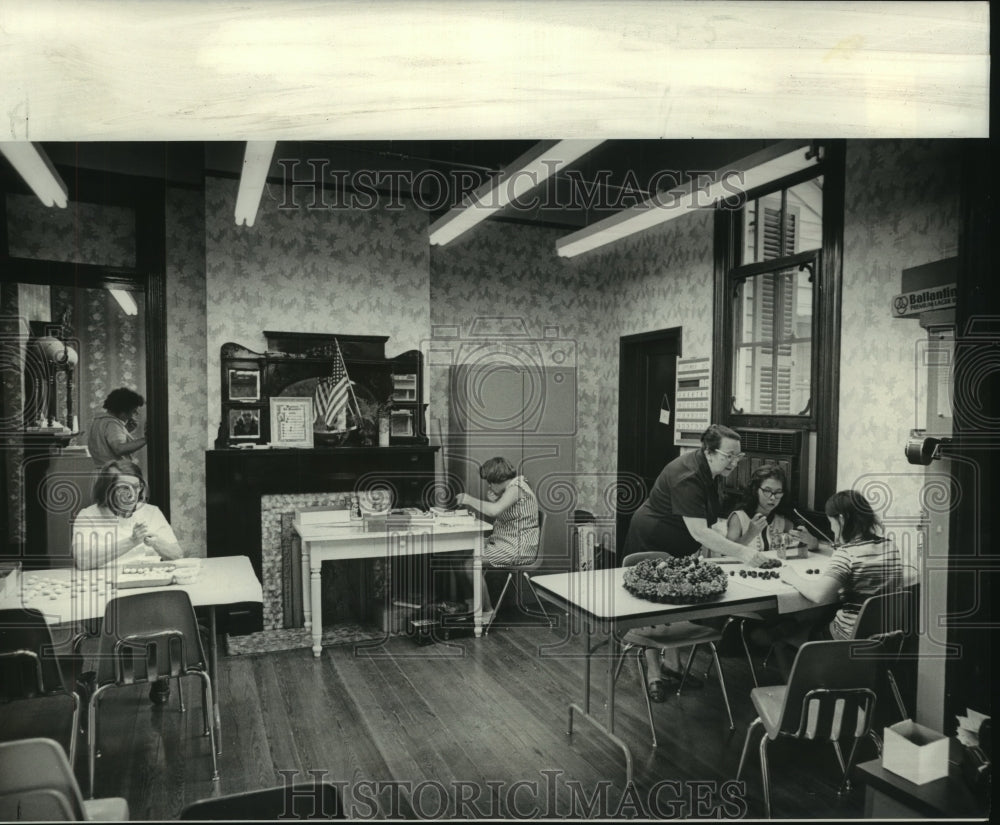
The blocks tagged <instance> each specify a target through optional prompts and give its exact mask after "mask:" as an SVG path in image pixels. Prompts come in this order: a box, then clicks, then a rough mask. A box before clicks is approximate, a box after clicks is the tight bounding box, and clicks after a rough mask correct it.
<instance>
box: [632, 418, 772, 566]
mask: <svg viewBox="0 0 1000 825" xmlns="http://www.w3.org/2000/svg"><path fill="white" fill-rule="evenodd" d="M742 460H743V453H741V452H740V436H739V433H737V432H735V431H733V430H731V429H729V427H724V426H722V425H721V424H712V425H711V426H710V427H709V428H708V429H707V430H705V432H704V433H702V435H701V449H699V450H694V451H692V452H688V453H685V454H684V455H681V456H678V457H677V458H675V459H674V460H673V461H671V462H670V463H669V464H667V466H666V467H664V468H663V470H661V471H660V474H659V476H657V478H656V481H655V482H654V483H653V489H652V490H650V491H649V496H648V497H647V499H646V500H645V501H644V502H643V503H642V504H641V505H639V508H638V509H637V510H636V511H635V513H634V514H633V515H632V521H631V522H630V523H629V527H628V533H627V535H626V537H625V547H624V551H623V553H624V555H625V556H627V555H629V554H630V553H639V552H642V551H646V550H659V551H663V552H666V553H669V554H670V555H672V556H690V555H693V554H694V553H697V552H698V551H699V550H700V549H701V548H702V547H707V548H708V549H709V550H712V551H713V552H716V553H719V554H720V555H727V556H736V557H737V558H739V559H741V560H742V561H744V562H746V563H747V564H751V565H753V566H755V567H756V566H759V565H760V564H761V563H762V562H763V561H764V560H765V557H764V556H762V555H761V554H760V553H759V552H757V550H756V549H754V548H753V547H747V546H746V545H744V544H740V543H738V542H735V541H731V540H730V539H728V538H726V536H725V535H723V534H722V533H720V532H719V531H717V530H713V529H712V525H713V524H715V522H716V521H718V520H719V517H720V516H721V513H722V506H721V504H720V503H719V491H718V487H717V482H716V479H718V478H719V477H722V478H725V477H726V476H728V475H729V474H730V473H731V472H732V471H733V470H734V469H736V465H737V464H739V463H740V461H742Z"/></svg>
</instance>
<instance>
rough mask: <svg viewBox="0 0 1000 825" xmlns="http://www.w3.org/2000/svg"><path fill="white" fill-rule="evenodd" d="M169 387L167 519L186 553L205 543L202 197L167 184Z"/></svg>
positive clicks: (200, 551)
mask: <svg viewBox="0 0 1000 825" xmlns="http://www.w3.org/2000/svg"><path fill="white" fill-rule="evenodd" d="M166 221H167V227H166V237H167V262H166V272H167V392H168V400H169V404H170V410H169V415H170V418H169V420H170V432H169V433H168V434H167V437H168V438H169V440H170V442H169V443H170V520H171V524H172V526H173V528H174V532H175V533H176V535H177V540H178V541H179V542H181V546H182V547H184V549H185V551H186V552H187V553H188V554H189V555H199V556H204V555H205V554H206V548H205V441H204V438H205V435H204V434H205V430H206V428H207V427H208V420H207V417H206V411H205V403H204V400H205V396H206V393H207V391H208V390H207V384H208V382H207V380H206V369H207V367H206V364H207V361H208V357H207V352H206V349H205V338H206V322H205V315H206V306H205V196H204V193H203V192H201V191H195V190H189V189H178V188H174V187H168V189H167V203H166Z"/></svg>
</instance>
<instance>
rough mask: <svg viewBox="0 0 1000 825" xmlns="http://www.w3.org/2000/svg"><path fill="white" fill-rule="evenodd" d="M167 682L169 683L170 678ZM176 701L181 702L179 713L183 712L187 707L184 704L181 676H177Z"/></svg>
mask: <svg viewBox="0 0 1000 825" xmlns="http://www.w3.org/2000/svg"><path fill="white" fill-rule="evenodd" d="M167 684H170V680H169V679H168V680H167ZM177 701H178V702H180V704H181V713H185V712H186V711H187V708H186V707H185V706H184V688H183V687H181V677H180V676H178V677H177Z"/></svg>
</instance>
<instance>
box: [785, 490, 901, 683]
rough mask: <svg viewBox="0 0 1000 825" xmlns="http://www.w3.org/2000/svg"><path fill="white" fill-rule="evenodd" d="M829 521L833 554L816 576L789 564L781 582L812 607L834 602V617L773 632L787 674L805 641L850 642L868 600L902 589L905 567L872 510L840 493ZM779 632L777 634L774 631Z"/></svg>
mask: <svg viewBox="0 0 1000 825" xmlns="http://www.w3.org/2000/svg"><path fill="white" fill-rule="evenodd" d="M824 510H825V511H826V516H827V519H828V520H829V522H830V530H831V531H832V534H833V540H834V544H833V548H834V549H833V554H832V555H831V556H830V560H829V562H828V563H827V565H826V568H825V569H824V570H823V572H822V573H821V574H820V575H819V576H813V577H808V578H807V577H806V576H804V575H802V574H801V573H798V572H796V570H795V569H794V568H792V567H790V566H788V565H785V566H783V567H782V568H781V580H782V581H783V582H785V583H786V584H790V585H791V586H792V587H794V588H795V589H796V590H798V591H799V593H801V594H802V595H803V596H805V598H807V599H808V600H809V601H811V602H816V603H818V604H825V603H827V602H831V601H836V602H837V604H836V605H835V607H833V608H832V613H833V615H832V616H831V615H830V614H829V613H827V614H826V615H825V616H824V617H823V619H822V620H821V621H818V622H812V623H806V622H802V621H794V619H793V622H794V624H790V623H788V622H787V621H786V622H784V623H782V624H779V625H776V626H775V628H773V629H772V633H771V638H770V640H771V641H772V642H773V643H774V644H775V645H776V646H775V655H776V656H777V657H778V663H779V665H780V666H781V668H782V670H783V671H784V672H785V673H786V674H787V673H788V671H789V669H790V665H791V659H792V657H793V656H794V652H795V651H796V650H797V649H798V648H799V647H800V646H801V645H802V644H803V643H805V642H807V641H817V640H824V639H849V638H851V636H852V635H853V633H854V624H855V622H856V621H857V618H858V611H859V610H860V609H861V605H862V604H863V603H864V601H865V600H866V599H869V598H871V597H872V596H880V595H882V594H884V593H892V592H894V591H896V590H899V589H900V587H901V586H902V584H903V565H902V561H901V559H900V555H899V551H898V549H897V548H896V546H895V544H894V543H893V542H892V541H890V540H889V539H887V538H886V537H885V535H884V531H883V529H882V524H881V522H880V521H879V518H878V516H877V515H876V514H875V511H874V510H872V507H871V504H869V503H868V500H867V499H866V498H865V497H864V496H863V495H862V494H861V493H859V492H857V491H856V490H842V491H840V492H839V493H834V494H833V495H832V496H830V498H829V499H827V502H826V506H825V507H824ZM775 631H777V632H775Z"/></svg>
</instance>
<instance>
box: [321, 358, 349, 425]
mask: <svg viewBox="0 0 1000 825" xmlns="http://www.w3.org/2000/svg"><path fill="white" fill-rule="evenodd" d="M350 396H351V381H350V379H349V378H348V377H347V367H346V365H345V364H344V357H343V355H341V353H340V346H339V345H338V346H337V358H336V360H335V361H334V362H333V374H332V375H330V376H329V377H328V378H324V379H322V380H321V381H320V382H319V383H317V384H316V409H317V411H318V412H319V414H320V415H321V416H322V417H323V421H325V422H326V426H327V427H329V428H330V429H331V430H335V431H342V430H346V429H348V427H347V409H348V401H349V399H350Z"/></svg>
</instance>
